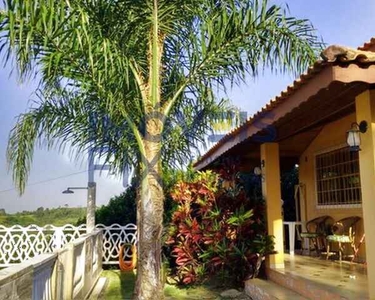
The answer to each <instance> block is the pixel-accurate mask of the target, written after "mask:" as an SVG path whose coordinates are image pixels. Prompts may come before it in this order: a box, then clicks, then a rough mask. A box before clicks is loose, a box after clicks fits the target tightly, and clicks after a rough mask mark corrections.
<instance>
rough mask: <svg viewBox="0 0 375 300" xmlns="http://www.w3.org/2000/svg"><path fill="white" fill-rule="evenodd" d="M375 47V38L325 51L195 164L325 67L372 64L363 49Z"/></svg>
mask: <svg viewBox="0 0 375 300" xmlns="http://www.w3.org/2000/svg"><path fill="white" fill-rule="evenodd" d="M370 44H371V45H374V46H375V38H372V39H371V41H370V42H369V43H366V44H365V45H364V46H363V47H359V48H358V50H356V49H352V48H348V47H343V46H337V45H333V46H329V47H328V48H327V49H325V50H324V51H323V52H322V54H321V56H322V58H323V60H318V61H316V62H315V63H314V64H313V65H312V66H310V67H309V68H308V70H307V72H306V73H304V74H302V75H301V76H300V77H299V78H298V79H296V80H294V82H293V83H292V84H291V85H289V86H288V87H287V88H286V89H285V90H284V91H282V92H281V93H280V95H279V96H276V97H275V98H273V99H271V100H270V102H269V103H268V104H266V105H265V106H264V107H263V108H262V109H261V110H260V111H258V112H257V113H255V114H254V115H253V116H251V117H250V118H249V119H248V120H247V121H246V122H245V123H243V124H242V125H240V126H238V127H236V128H234V129H233V130H231V131H230V132H229V133H227V134H226V135H225V136H224V137H223V138H221V139H220V140H219V141H218V142H217V143H216V144H215V145H214V146H212V147H211V148H210V149H209V150H208V151H207V152H206V153H205V154H204V155H202V156H201V157H200V158H199V159H198V160H197V161H196V162H195V163H194V166H196V165H197V164H198V163H199V162H201V161H203V160H205V159H206V158H208V157H209V156H211V155H212V154H213V153H214V152H215V151H216V150H217V149H218V148H219V147H220V146H221V145H222V144H224V143H225V142H226V141H228V140H229V139H230V138H232V137H234V136H235V135H236V134H237V133H238V132H240V131H241V130H242V129H244V128H246V127H248V126H250V125H251V124H252V123H254V122H255V121H256V120H257V119H258V118H261V117H262V115H264V113H267V112H269V111H271V110H272V109H274V108H275V107H277V106H278V105H280V104H281V103H282V102H283V101H285V100H287V98H288V97H289V96H290V95H291V94H293V93H295V92H296V91H297V90H298V89H299V88H300V87H301V86H302V85H304V84H306V83H307V82H308V81H309V80H310V79H311V78H313V77H314V76H315V75H316V74H318V73H319V72H320V71H322V70H323V69H324V68H325V66H327V65H330V64H332V63H348V62H359V63H370V62H375V53H373V52H369V51H365V50H362V49H367V48H368V47H370V46H369V45H370Z"/></svg>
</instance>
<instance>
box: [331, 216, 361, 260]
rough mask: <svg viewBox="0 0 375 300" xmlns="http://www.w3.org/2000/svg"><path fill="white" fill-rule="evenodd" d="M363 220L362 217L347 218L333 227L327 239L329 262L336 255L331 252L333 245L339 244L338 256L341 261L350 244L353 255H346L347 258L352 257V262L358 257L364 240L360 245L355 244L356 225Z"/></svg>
mask: <svg viewBox="0 0 375 300" xmlns="http://www.w3.org/2000/svg"><path fill="white" fill-rule="evenodd" d="M359 220H361V218H360V217H347V218H344V219H341V220H340V221H337V222H336V223H335V224H333V226H332V233H333V234H331V235H328V236H327V237H326V240H327V260H328V259H329V257H330V256H332V255H333V254H335V253H334V252H330V248H331V247H330V246H331V243H338V247H339V248H338V254H339V260H340V261H341V260H342V258H343V255H344V250H345V245H347V244H349V245H350V247H351V248H352V251H353V254H352V255H346V256H347V257H352V260H351V261H352V262H353V261H354V259H355V258H356V256H357V255H358V250H359V246H360V245H361V244H362V241H363V238H361V242H360V244H359V245H358V247H357V245H356V244H355V234H356V225H357V223H358V221H359Z"/></svg>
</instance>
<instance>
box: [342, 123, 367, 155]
mask: <svg viewBox="0 0 375 300" xmlns="http://www.w3.org/2000/svg"><path fill="white" fill-rule="evenodd" d="M366 131H367V122H366V121H362V122H361V123H360V124H357V123H353V124H352V127H351V128H350V130H348V132H347V140H346V142H347V143H348V145H349V147H350V151H352V152H358V151H360V150H361V137H360V133H365V132H366Z"/></svg>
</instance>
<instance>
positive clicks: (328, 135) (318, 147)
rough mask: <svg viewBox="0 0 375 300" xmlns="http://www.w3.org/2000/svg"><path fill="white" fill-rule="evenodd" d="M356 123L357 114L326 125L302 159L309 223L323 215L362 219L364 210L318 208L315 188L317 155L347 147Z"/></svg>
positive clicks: (358, 234)
mask: <svg viewBox="0 0 375 300" xmlns="http://www.w3.org/2000/svg"><path fill="white" fill-rule="evenodd" d="M355 121H356V117H355V114H352V115H350V116H347V117H344V118H342V119H340V120H338V121H335V122H332V123H330V124H328V125H326V126H325V127H324V128H323V129H322V131H321V132H320V133H319V135H318V136H317V137H316V138H315V139H314V140H313V142H312V143H311V144H310V145H309V147H308V148H307V149H306V150H305V152H304V153H303V154H302V155H301V157H300V165H299V166H300V167H299V180H300V183H302V184H303V186H304V190H305V193H304V194H305V198H306V219H307V221H308V220H311V219H313V218H316V217H319V216H323V215H329V216H331V217H332V218H333V219H334V220H339V219H342V218H345V217H349V216H360V217H361V218H362V208H324V209H323V208H318V207H317V197H316V187H315V155H316V154H318V153H322V152H324V151H329V150H332V149H334V148H336V147H339V146H342V145H345V144H346V132H347V130H348V129H350V127H351V124H352V123H353V122H355ZM301 214H302V215H303V213H301ZM358 225H359V226H358V227H357V228H358V232H357V237H360V236H362V233H363V222H360V224H358ZM364 248H365V247H364V246H363V245H362V246H361V251H360V259H361V260H362V259H364V257H365V251H364Z"/></svg>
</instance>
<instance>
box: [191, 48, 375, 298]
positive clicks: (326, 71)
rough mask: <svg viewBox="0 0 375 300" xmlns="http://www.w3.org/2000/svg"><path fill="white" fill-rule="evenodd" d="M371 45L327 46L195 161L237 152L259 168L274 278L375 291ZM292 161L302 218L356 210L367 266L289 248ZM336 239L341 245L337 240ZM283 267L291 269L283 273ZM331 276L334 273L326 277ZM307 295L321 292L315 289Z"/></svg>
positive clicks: (356, 235) (347, 294)
mask: <svg viewBox="0 0 375 300" xmlns="http://www.w3.org/2000/svg"><path fill="white" fill-rule="evenodd" d="M373 51H375V43H369V44H366V45H365V46H364V47H361V48H358V49H356V50H353V49H348V48H345V47H338V46H331V47H329V48H327V50H325V51H324V53H323V57H324V60H322V61H318V62H316V63H315V64H314V66H313V67H311V68H310V69H309V70H308V72H307V73H306V74H304V75H302V76H301V77H300V79H299V80H296V81H295V82H294V83H293V84H292V85H291V86H289V87H288V88H287V89H286V90H285V91H284V92H282V93H281V95H280V96H278V97H276V98H275V99H274V100H272V101H271V102H270V103H269V104H268V105H267V106H265V107H264V108H262V110H261V111H259V112H258V113H257V114H255V115H254V116H253V117H252V118H251V119H249V120H248V121H247V122H246V123H245V124H243V125H241V126H240V127H238V128H237V129H235V130H234V131H232V132H231V133H230V134H228V135H226V136H225V137H224V138H223V139H222V140H221V141H219V142H218V143H217V144H216V145H215V146H214V147H213V148H211V149H210V150H209V151H208V152H207V153H206V154H205V155H204V156H203V157H202V158H201V159H200V160H199V161H198V162H197V163H196V164H195V167H196V168H197V169H206V168H214V165H215V162H217V161H218V160H219V159H220V158H223V157H237V158H238V159H239V160H240V161H241V168H242V169H243V171H248V172H249V171H252V170H254V169H255V168H258V170H260V172H259V171H258V172H259V175H260V176H261V177H262V192H263V196H264V198H265V200H266V204H267V225H268V232H269V234H271V235H273V236H274V237H275V248H276V251H277V254H276V255H272V256H270V257H269V259H268V260H267V270H268V276H269V278H270V279H271V280H273V281H275V282H277V278H283V277H284V278H287V277H289V276H292V277H293V276H298V277H301V276H302V277H304V279H305V280H308V281H314V284H315V283H317V285H318V286H319V285H320V284H324V285H325V286H327V289H326V290H327V291H329V290H332V289H334V290H340V291H341V290H342V291H344V294H343V295H342V298H344V299H375V285H369V284H368V282H375V256H373V255H372V253H374V252H375V235H373V234H367V236H366V239H365V240H364V239H363V237H364V233H365V232H369V233H370V232H371V229H372V227H373V226H375V201H374V198H375V184H374V182H375V126H374V124H375V90H374V84H375V53H374V52H373ZM363 121H365V122H366V123H367V128H366V131H365V132H363V133H358V134H359V135H360V146H359V147H360V149H361V150H360V151H357V152H353V151H350V150H351V149H350V148H349V145H348V143H347V131H348V130H350V129H351V128H354V129H357V128H358V127H357V124H360V123H361V122H362V123H363ZM295 166H298V173H299V184H298V189H297V193H296V194H297V196H298V197H297V198H298V203H297V210H298V213H297V218H298V219H297V221H299V222H301V224H304V225H305V224H306V223H307V222H308V221H309V220H312V219H314V218H317V217H321V216H329V217H331V218H332V220H333V221H334V222H336V221H339V220H342V219H343V218H346V217H356V218H357V219H358V221H357V222H356V224H355V226H354V227H353V228H354V229H351V236H352V237H353V239H354V241H355V244H356V245H359V244H360V243H359V242H360V240H361V239H362V242H363V241H364V243H362V245H361V247H360V248H359V250H358V252H357V255H356V261H357V262H362V263H363V262H366V266H365V265H356V264H350V263H346V262H331V261H325V260H322V259H318V258H311V257H299V256H294V257H293V256H286V255H284V248H285V247H284V246H285V245H284V225H283V221H284V220H283V216H282V201H281V199H282V195H281V188H280V181H281V179H280V173H281V172H283V171H285V170H290V169H291V168H293V167H295ZM288 221H295V220H288ZM291 233H292V234H295V232H294V231H291ZM348 246H350V245H348ZM292 247H293V245H292ZM331 247H332V248H331V249H332V250H337V245H336V243H332V245H331ZM347 248H350V247H347ZM347 250H348V249H347ZM348 251H349V252H350V249H349V250H348ZM344 254H349V253H346V252H345V253H344ZM332 258H333V256H332ZM338 266H340V267H338ZM354 269H355V271H353V270H354ZM319 270H321V271H319ZM323 270H324V271H323ZM283 272H286V273H288V276H282V275H280V274H282V273H283ZM350 272H354V273H355V274H354V275H352V274H351V273H350ZM349 273H350V274H349ZM314 274H316V275H314ZM322 274H323V275H322ZM328 274H329V275H328ZM340 274H341V275H342V276H341V275H340ZM272 275H274V276H273V277H272ZM339 275H340V276H339ZM345 276H349V279H348V278H347V277H345ZM350 276H352V277H350ZM353 276H354V277H353ZM326 277H327V278H326ZM330 277H332V278H333V277H334V278H335V279H332V280H328V279H329V278H330ZM320 278H321V281H322V282H319V281H320ZM339 278H340V280H342V282H341V281H340V280H338V279H339ZM292 282H293V280H292ZM340 282H341V283H340ZM328 283H329V284H328ZM295 285H296V284H294V285H293V287H295ZM297 285H298V284H297ZM351 293H352V294H351ZM300 294H301V293H300ZM328 295H329V293H328ZM353 295H355V297H354V296H353ZM306 297H307V296H306ZM308 298H309V299H323V298H316V297H315V298H314V297H313V295H311V297H308ZM328 298H329V297H328ZM342 298H341V299H342ZM338 299H340V298H338Z"/></svg>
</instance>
